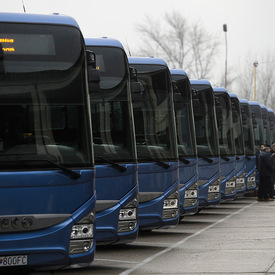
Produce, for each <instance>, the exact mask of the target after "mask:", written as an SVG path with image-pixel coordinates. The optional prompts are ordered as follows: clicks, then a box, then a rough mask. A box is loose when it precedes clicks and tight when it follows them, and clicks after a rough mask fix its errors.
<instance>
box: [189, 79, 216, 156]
mask: <svg viewBox="0 0 275 275" xmlns="http://www.w3.org/2000/svg"><path fill="white" fill-rule="evenodd" d="M191 86H192V88H193V89H195V90H196V95H197V98H198V99H199V103H200V107H199V108H197V110H196V111H194V120H195V129H196V141H197V150H198V155H200V156H205V157H214V156H219V154H220V152H219V145H218V139H217V124H216V115H215V103H214V96H213V92H212V89H210V88H209V87H208V86H207V85H196V84H192V85H191Z"/></svg>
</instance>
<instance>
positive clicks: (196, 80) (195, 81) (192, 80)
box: [190, 79, 212, 87]
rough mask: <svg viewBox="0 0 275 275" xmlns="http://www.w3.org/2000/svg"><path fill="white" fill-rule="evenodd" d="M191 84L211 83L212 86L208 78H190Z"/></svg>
mask: <svg viewBox="0 0 275 275" xmlns="http://www.w3.org/2000/svg"><path fill="white" fill-rule="evenodd" d="M190 83H191V84H200V85H209V86H211V87H212V85H211V84H210V82H209V81H208V80H206V79H190Z"/></svg>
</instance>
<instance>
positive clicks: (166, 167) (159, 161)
mask: <svg viewBox="0 0 275 275" xmlns="http://www.w3.org/2000/svg"><path fill="white" fill-rule="evenodd" d="M146 158H147V159H150V160H152V161H154V162H156V163H157V164H158V165H160V166H161V167H163V168H164V169H169V168H170V165H169V164H167V163H165V162H163V161H161V160H158V159H155V158H152V157H150V156H147V157H146Z"/></svg>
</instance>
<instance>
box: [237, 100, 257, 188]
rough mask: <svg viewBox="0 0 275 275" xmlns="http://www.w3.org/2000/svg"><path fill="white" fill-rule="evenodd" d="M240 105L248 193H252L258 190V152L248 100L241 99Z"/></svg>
mask: <svg viewBox="0 0 275 275" xmlns="http://www.w3.org/2000/svg"><path fill="white" fill-rule="evenodd" d="M240 105H241V118H242V120H241V122H242V127H243V139H244V150H245V167H246V177H245V185H246V193H252V192H254V191H255V189H256V155H255V154H256V152H255V143H254V135H253V123H252V112H251V109H250V105H249V102H248V100H246V99H240Z"/></svg>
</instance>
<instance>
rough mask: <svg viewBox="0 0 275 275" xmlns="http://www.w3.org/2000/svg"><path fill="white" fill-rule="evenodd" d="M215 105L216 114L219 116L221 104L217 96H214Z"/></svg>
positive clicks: (220, 114)
mask: <svg viewBox="0 0 275 275" xmlns="http://www.w3.org/2000/svg"><path fill="white" fill-rule="evenodd" d="M215 107H216V116H217V117H218V118H221V116H222V106H221V104H220V100H219V98H218V97H215Z"/></svg>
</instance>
